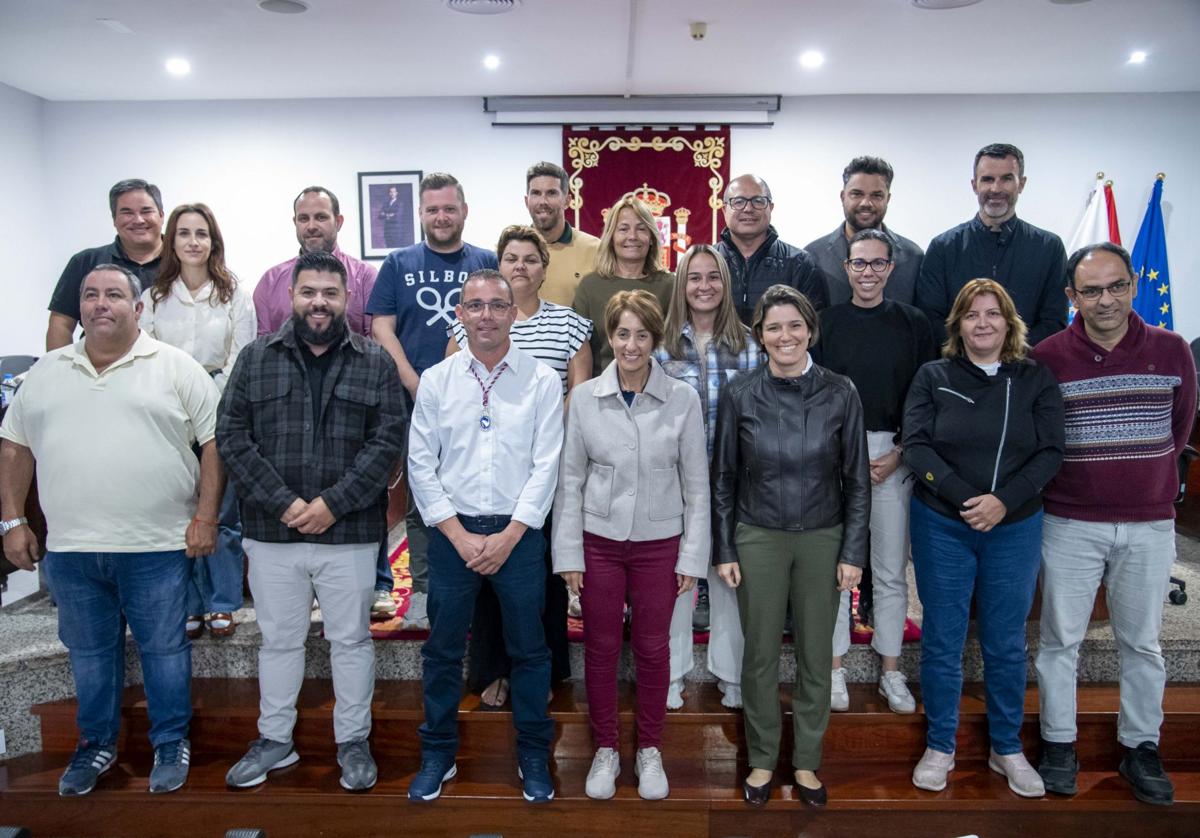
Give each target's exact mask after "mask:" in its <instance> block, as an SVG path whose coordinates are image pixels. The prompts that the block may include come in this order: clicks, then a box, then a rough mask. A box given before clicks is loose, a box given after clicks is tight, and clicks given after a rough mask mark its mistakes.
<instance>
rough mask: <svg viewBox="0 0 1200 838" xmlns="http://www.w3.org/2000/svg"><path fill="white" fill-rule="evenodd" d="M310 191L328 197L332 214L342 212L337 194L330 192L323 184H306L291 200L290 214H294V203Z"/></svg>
mask: <svg viewBox="0 0 1200 838" xmlns="http://www.w3.org/2000/svg"><path fill="white" fill-rule="evenodd" d="M310 192H316V193H319V194H322V195H325V196H326V197H328V198H329V203H331V204H333V214H334V215H341V214H342V205H341V204H339V203H338V199H337V195H334V194H333V193H332V192H330V191H329V190H328V189H326V188H325V187H324V186H306V187H304V188H303V189H301V190H300V194H299V195H297V196H296V197H295V198H294V199H293V200H292V215H295V214H296V204H298V203H300V199H301V198H303V197H304V196H305V195H307V194H309V193H310Z"/></svg>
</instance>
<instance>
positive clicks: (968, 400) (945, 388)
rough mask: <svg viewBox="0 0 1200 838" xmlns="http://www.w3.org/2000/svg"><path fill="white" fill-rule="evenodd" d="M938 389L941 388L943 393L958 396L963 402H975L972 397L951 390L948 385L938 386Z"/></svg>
mask: <svg viewBox="0 0 1200 838" xmlns="http://www.w3.org/2000/svg"><path fill="white" fill-rule="evenodd" d="M938 389H939V390H941V391H942V392H943V393H949V394H950V395H952V396H958V397H959V398H960V399H962V400H963V401H964V402H969V403H970V404H975V400H974V399H973V398H971V397H970V396H964V395H963V394H962V393H960V392H958V391H957V390H951V389H950V388H949V387H939V388H938Z"/></svg>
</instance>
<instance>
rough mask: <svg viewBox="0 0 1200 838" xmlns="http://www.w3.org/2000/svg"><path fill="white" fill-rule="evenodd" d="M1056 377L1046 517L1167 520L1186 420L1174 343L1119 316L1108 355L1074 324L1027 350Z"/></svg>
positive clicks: (1180, 352)
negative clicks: (1059, 420) (1060, 414)
mask: <svg viewBox="0 0 1200 838" xmlns="http://www.w3.org/2000/svg"><path fill="white" fill-rule="evenodd" d="M1030 357H1032V358H1034V359H1035V360H1037V361H1038V363H1041V364H1045V365H1046V366H1048V367H1049V368H1050V370H1051V371H1052V372H1053V373H1054V377H1055V378H1057V379H1058V382H1059V387H1060V388H1061V390H1062V395H1063V403H1064V405H1065V407H1066V423H1067V449H1066V456H1065V457H1064V458H1063V463H1062V468H1061V469H1060V471H1059V472H1058V475H1057V476H1056V477H1055V478H1054V479H1053V480H1051V481H1050V484H1049V485H1048V486H1047V487H1046V490H1045V494H1044V501H1045V509H1046V511H1047V512H1049V513H1050V514H1051V515H1058V516H1061V517H1064V518H1073V519H1076V520H1080V521H1114V522H1116V521H1126V522H1128V521H1161V520H1166V519H1172V518H1174V517H1175V496H1176V495H1177V494H1178V492H1179V471H1178V458H1179V454H1180V452H1181V451H1182V450H1183V446H1184V444H1185V443H1186V442H1187V440H1188V436H1189V435H1190V434H1191V431H1192V423H1193V421H1194V420H1195V418H1196V366H1195V362H1194V361H1193V359H1192V352H1191V349H1189V347H1188V345H1187V343H1186V342H1185V341H1184V340H1183V338H1182V337H1180V336H1179V335H1177V334H1175V333H1174V332H1169V331H1167V330H1166V329H1159V328H1157V327H1155V326H1150V325H1147V324H1146V322H1145V321H1143V320H1142V318H1140V317H1138V315H1137V314H1136V313H1133V312H1131V313H1130V315H1129V331H1128V332H1127V333H1126V334H1125V337H1124V338H1122V339H1121V342H1120V343H1118V344H1117V345H1116V346H1115V347H1113V349H1112V350H1111V351H1106V350H1104V349H1102V348H1100V347H1099V346H1097V345H1096V344H1095V343H1093V342H1092V341H1091V339H1089V338H1088V336H1087V332H1086V331H1085V330H1084V325H1083V318H1081V317H1076V318H1075V320H1074V322H1072V323H1071V325H1070V326H1068V327H1067V328H1066V329H1064V330H1062V331H1061V332H1059V333H1058V334H1056V335H1052V336H1051V337H1048V338H1046V339H1045V340H1043V341H1042V342H1041V343H1039V344H1038V345H1037V346H1036V347H1034V349H1033V351H1032V352H1031V353H1030Z"/></svg>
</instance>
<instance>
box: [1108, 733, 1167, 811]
mask: <svg viewBox="0 0 1200 838" xmlns="http://www.w3.org/2000/svg"><path fill="white" fill-rule="evenodd" d="M1117 770H1118V771H1119V772H1120V773H1121V776H1122V777H1124V778H1125V779H1126V780H1128V781H1129V785H1130V786H1131V787H1132V789H1133V796H1134V797H1136V798H1137V799H1138V800H1140V801H1142V802H1143V803H1153V804H1154V805H1156V806H1170V805H1171V804H1172V803H1174V802H1175V787H1174V786H1173V785H1171V778H1170V777H1168V776H1167V772H1166V771H1164V770H1163V765H1162V759H1161V758H1160V757H1159V756H1158V746H1157V745H1155V744H1154V743H1153V742H1143V743H1142V744H1140V745H1138V746H1137V747H1136V748H1127V749H1126V750H1125V758H1124V759H1122V760H1121V767H1120V768H1118V769H1117Z"/></svg>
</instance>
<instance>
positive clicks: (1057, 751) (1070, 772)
mask: <svg viewBox="0 0 1200 838" xmlns="http://www.w3.org/2000/svg"><path fill="white" fill-rule="evenodd" d="M1038 773H1039V774H1041V775H1042V783H1043V784H1044V785H1045V786H1046V791H1052V792H1054V793H1055V794H1067V795H1071V794H1076V793H1077V792H1078V791H1079V784H1078V783H1077V782H1076V781H1075V777H1076V775H1077V774H1078V773H1079V759H1078V758H1077V757H1076V756H1075V743H1074V742H1047V741H1046V740H1045V739H1043V740H1042V761H1041V762H1040V763H1038Z"/></svg>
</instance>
